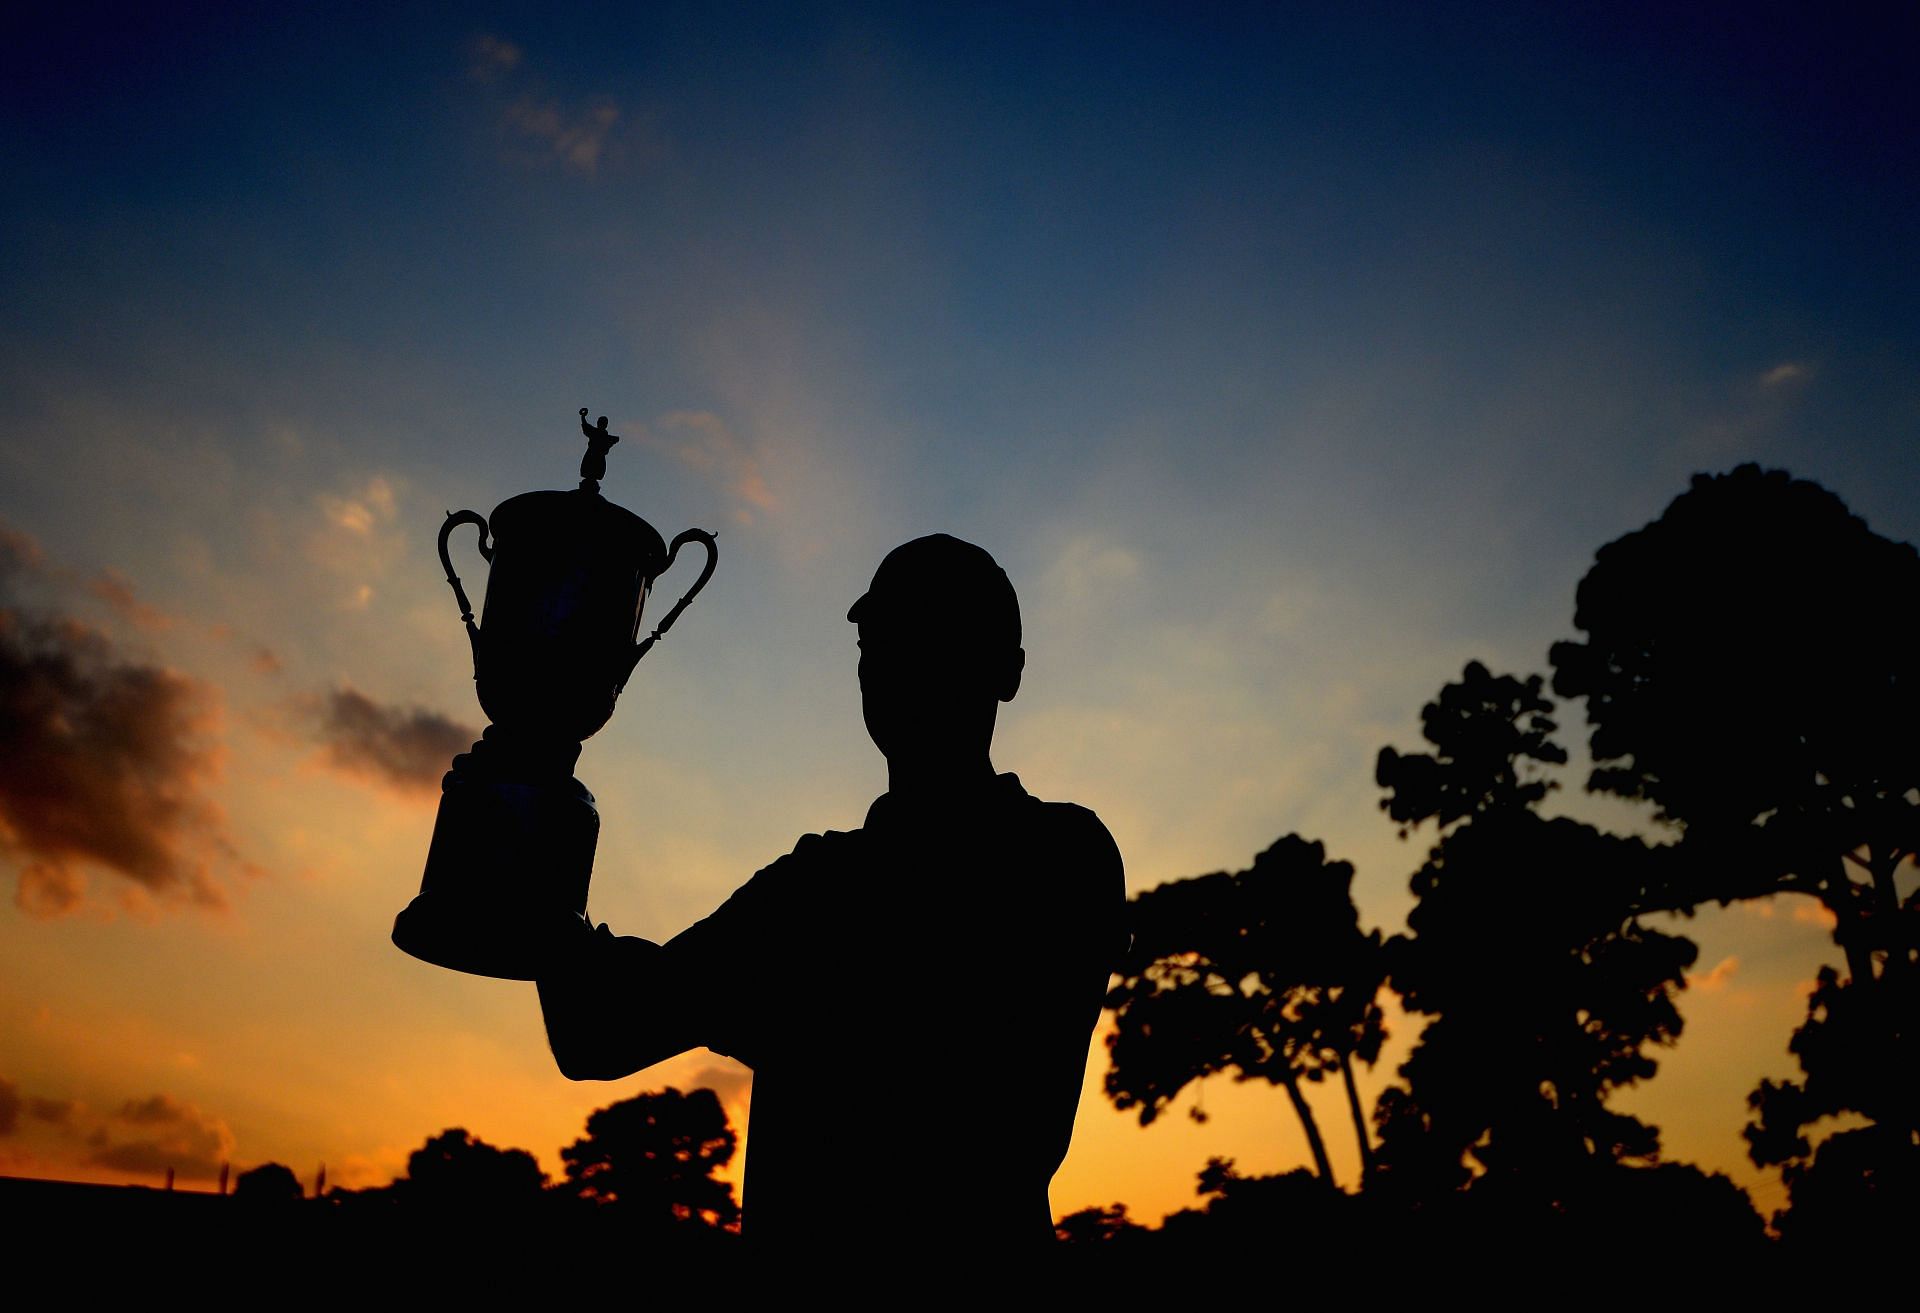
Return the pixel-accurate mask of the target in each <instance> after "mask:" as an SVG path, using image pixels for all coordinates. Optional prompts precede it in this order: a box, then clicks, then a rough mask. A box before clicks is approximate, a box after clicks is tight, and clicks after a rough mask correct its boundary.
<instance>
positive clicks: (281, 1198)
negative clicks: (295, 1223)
mask: <svg viewBox="0 0 1920 1313" xmlns="http://www.w3.org/2000/svg"><path fill="white" fill-rule="evenodd" d="M306 1194H307V1192H306V1191H305V1190H304V1189H302V1188H301V1186H300V1178H299V1177H297V1176H295V1175H294V1174H293V1169H292V1168H291V1167H288V1166H286V1165H285V1164H284V1163H262V1164H261V1165H260V1166H258V1167H255V1168H253V1169H251V1170H250V1171H245V1172H242V1173H240V1176H239V1178H238V1179H236V1180H235V1181H234V1183H233V1197H234V1198H235V1199H244V1200H246V1201H247V1202H249V1203H285V1202H288V1201H290V1200H295V1199H304V1198H306Z"/></svg>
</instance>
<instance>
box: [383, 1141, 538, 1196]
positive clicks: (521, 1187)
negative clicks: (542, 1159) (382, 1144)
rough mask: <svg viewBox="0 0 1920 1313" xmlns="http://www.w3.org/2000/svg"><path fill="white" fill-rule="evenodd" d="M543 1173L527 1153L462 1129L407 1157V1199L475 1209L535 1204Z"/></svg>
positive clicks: (428, 1142) (429, 1142)
mask: <svg viewBox="0 0 1920 1313" xmlns="http://www.w3.org/2000/svg"><path fill="white" fill-rule="evenodd" d="M546 1183H547V1174H546V1173H545V1172H543V1171H541V1170H540V1164H539V1163H538V1162H537V1161H535V1159H534V1156H533V1155H532V1154H530V1153H528V1152H527V1151H526V1150H525V1149H500V1148H496V1147H495V1146H493V1145H491V1144H488V1143H487V1142H486V1141H485V1140H481V1139H476V1138H475V1137H474V1136H473V1135H472V1134H471V1133H470V1132H468V1131H466V1130H465V1129H463V1128H461V1127H457V1126H456V1127H452V1128H450V1129H448V1130H444V1131H442V1132H440V1134H438V1135H436V1136H433V1137H432V1138H431V1139H429V1140H428V1141H427V1142H426V1143H425V1144H423V1145H421V1146H420V1147H419V1148H418V1149H415V1150H414V1151H413V1152H412V1153H411V1154H409V1155H407V1175H406V1180H405V1185H406V1191H405V1193H406V1195H407V1197H408V1199H409V1200H411V1201H413V1202H416V1203H422V1204H433V1205H440V1206H449V1207H457V1208H476V1207H485V1206H488V1205H494V1204H512V1203H527V1202H530V1201H533V1200H537V1199H538V1198H539V1197H540V1192H541V1190H542V1189H543V1188H544V1187H545V1185H546Z"/></svg>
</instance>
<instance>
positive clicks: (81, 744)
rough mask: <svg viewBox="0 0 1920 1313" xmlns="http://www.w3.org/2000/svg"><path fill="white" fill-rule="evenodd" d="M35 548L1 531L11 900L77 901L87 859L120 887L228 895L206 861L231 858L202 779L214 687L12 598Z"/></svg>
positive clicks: (0, 682) (2, 829)
mask: <svg viewBox="0 0 1920 1313" xmlns="http://www.w3.org/2000/svg"><path fill="white" fill-rule="evenodd" d="M40 560H41V557H40V553H39V549H38V547H37V545H35V544H33V542H32V540H31V539H30V538H27V537H26V536H25V535H23V534H19V533H17V532H11V531H9V532H8V533H7V535H6V537H5V538H3V539H0V856H5V857H6V858H8V859H10V860H11V861H12V862H13V863H14V864H15V866H16V867H17V868H18V885H17V888H16V891H15V895H14V901H15V903H16V905H17V906H19V907H20V908H21V910H23V911H25V912H27V913H29V914H30V915H34V916H59V915H63V914H65V913H69V912H73V911H75V910H77V909H78V908H79V907H80V906H81V905H82V903H83V902H84V900H85V893H86V888H87V881H86V875H85V871H86V870H88V869H93V870H100V871H104V872H107V873H109V874H111V875H115V876H119V877H122V878H124V879H126V880H129V881H131V882H132V888H131V889H129V890H127V891H126V892H128V893H133V894H136V895H146V896H150V898H151V899H154V900H160V901H175V902H179V901H184V902H188V903H192V904H196V905H199V906H203V907H209V908H219V907H223V906H225V904H226V895H225V893H224V891H223V889H222V887H221V886H220V884H219V883H217V882H216V881H215V879H214V877H213V869H214V867H215V866H216V865H217V864H220V863H224V862H231V861H235V860H237V859H236V854H235V851H234V846H233V843H232V841H231V840H230V839H229V838H228V836H227V834H226V830H225V818H224V815H223V813H222V812H221V810H220V808H219V806H218V804H216V803H215V802H214V801H213V799H212V797H211V795H210V794H209V792H208V789H209V787H210V786H211V785H212V784H213V783H214V782H215V781H216V780H217V779H218V777H219V774H220V763H221V759H222V754H223V745H222V744H221V742H220V739H219V723H220V715H221V701H220V696H219V691H218V690H217V689H216V688H214V687H213V686H212V685H210V684H207V683H204V682H202V681H200V680H197V679H194V678H192V677H190V676H188V675H185V674H182V673H181V672H179V671H176V670H170V669H167V668H165V667H162V666H157V665H152V664H149V663H146V662H144V661H135V660H130V659H128V658H127V657H126V656H125V655H124V654H123V653H122V652H121V650H120V649H119V648H118V647H116V646H115V644H114V642H113V641H112V640H111V639H110V638H109V637H108V636H107V635H106V634H105V633H103V632H102V631H100V630H98V629H95V628H93V627H92V626H90V625H86V624H84V623H82V622H80V621H78V620H74V619H72V618H71V617H67V616H60V615H42V614H37V613H29V612H27V611H24V610H22V609H21V608H19V607H18V606H15V605H12V604H11V602H10V600H9V594H10V588H11V584H12V583H13V582H14V580H15V579H16V578H17V577H18V576H19V575H20V574H21V573H22V572H23V571H26V570H29V569H36V568H39V562H40ZM134 901H135V902H136V903H141V902H145V901H149V900H148V899H147V898H143V897H138V896H137V897H135V899H134Z"/></svg>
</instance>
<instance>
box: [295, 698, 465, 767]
mask: <svg viewBox="0 0 1920 1313" xmlns="http://www.w3.org/2000/svg"><path fill="white" fill-rule="evenodd" d="M308 705H309V711H310V714H311V715H312V717H313V719H314V722H315V734H316V737H318V739H319V740H320V744H321V756H320V760H321V764H322V765H324V766H326V767H327V768H328V769H330V770H333V771H336V772H338V773H339V774H342V775H345V776H347V777H349V778H351V779H357V780H361V781H363V782H367V783H373V784H379V785H384V786H386V787H388V788H391V789H393V790H395V791H397V792H400V793H403V794H420V793H429V792H432V791H433V790H435V789H437V788H438V787H439V785H440V777H441V776H442V775H444V774H445V773H446V770H447V767H448V765H449V764H450V763H451V762H452V760H453V757H454V754H456V753H460V752H465V751H466V750H467V748H468V747H469V746H470V745H471V744H472V743H473V741H474V740H475V739H477V738H479V737H480V731H479V730H477V729H475V728H473V727H472V726H471V725H464V724H461V723H460V722H459V721H456V720H451V719H449V718H447V717H446V716H443V715H441V714H440V713H439V712H437V711H428V710H426V709H425V708H423V707H395V706H387V705H384V704H382V703H379V702H376V701H374V700H373V699H372V698H370V697H368V696H367V695H366V694H364V693H362V692H360V691H359V690H358V689H355V688H352V687H350V686H342V687H340V688H337V689H334V690H332V691H331V692H329V693H327V694H326V695H325V697H324V698H322V699H318V700H316V701H314V702H312V703H309V704H308Z"/></svg>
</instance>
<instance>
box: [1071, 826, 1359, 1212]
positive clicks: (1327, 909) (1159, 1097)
mask: <svg viewBox="0 0 1920 1313" xmlns="http://www.w3.org/2000/svg"><path fill="white" fill-rule="evenodd" d="M1352 882H1353V866H1352V865H1351V864H1350V863H1348V862H1336V861H1328V860H1327V855H1326V849H1325V848H1324V847H1323V846H1322V845H1320V844H1318V843H1310V842H1308V841H1307V840H1305V839H1303V838H1301V837H1300V836H1299V835H1297V834H1290V835H1288V836H1286V837H1285V838H1283V839H1281V840H1279V841H1278V842H1277V843H1275V844H1274V845H1273V846H1272V847H1270V848H1268V849H1267V850H1266V851H1265V852H1263V853H1261V854H1260V855H1259V856H1258V857H1256V858H1255V859H1254V862H1253V866H1252V868H1251V869H1249V870H1246V871H1240V872H1236V873H1229V872H1225V871H1221V872H1217V873H1215V874H1213V875H1202V876H1196V877H1193V878H1191V879H1186V880H1174V881H1171V882H1169V883H1167V884H1163V885H1161V886H1159V887H1158V888H1155V889H1149V890H1146V891H1144V892H1142V893H1140V894H1138V895H1136V896H1135V897H1134V899H1133V913H1134V915H1133V926H1134V951H1133V957H1132V961H1131V963H1130V965H1129V967H1128V974H1127V975H1125V976H1124V977H1123V978H1122V979H1121V981H1120V982H1119V983H1118V984H1117V985H1115V986H1114V987H1113V989H1112V991H1111V992H1110V993H1109V994H1108V995H1107V1006H1108V1007H1110V1008H1112V1009H1113V1011H1114V1032H1113V1034H1111V1035H1110V1036H1108V1039H1107V1046H1108V1051H1109V1053H1110V1055H1111V1058H1112V1064H1111V1066H1110V1067H1109V1069H1108V1071H1107V1076H1106V1091H1107V1095H1108V1097H1109V1098H1110V1099H1112V1100H1113V1103H1114V1106H1115V1107H1117V1108H1122V1109H1125V1108H1132V1107H1138V1108H1139V1109H1140V1124H1141V1125H1143V1126H1145V1125H1148V1124H1149V1123H1151V1122H1152V1121H1153V1120H1154V1119H1155V1118H1156V1117H1158V1116H1159V1114H1160V1113H1161V1111H1163V1110H1164V1109H1165V1108H1166V1106H1167V1105H1168V1104H1169V1103H1170V1102H1171V1101H1172V1100H1173V1099H1174V1098H1175V1097H1176V1096H1177V1095H1178V1094H1179V1092H1180V1091H1181V1090H1182V1089H1183V1088H1185V1086H1186V1085H1187V1083H1188V1082H1190V1081H1194V1080H1198V1079H1201V1078H1204V1077H1206V1076H1209V1075H1212V1074H1213V1073H1215V1072H1221V1071H1232V1072H1233V1073H1234V1079H1236V1080H1243V1081H1244V1080H1254V1079H1263V1080H1268V1081H1271V1082H1272V1083H1274V1084H1275V1085H1278V1086H1280V1087H1281V1088H1282V1089H1284V1090H1286V1092H1287V1096H1288V1098H1289V1100H1290V1101H1291V1102H1292V1105H1293V1110H1294V1112H1295V1113H1296V1114H1297V1115H1298V1117H1299V1119H1300V1124H1301V1127H1302V1128H1303V1129H1304V1130H1305V1132H1306V1136H1307V1144H1308V1147H1309V1148H1310V1149H1311V1151H1312V1153H1313V1161H1314V1166H1315V1170H1316V1172H1317V1173H1318V1175H1319V1177H1320V1178H1321V1180H1322V1181H1324V1182H1327V1183H1332V1181H1333V1179H1334V1178H1333V1167H1332V1164H1331V1163H1330V1162H1329V1161H1328V1157H1327V1148H1326V1142H1325V1140H1324V1138H1323V1137H1322V1135H1321V1133H1320V1127H1319V1124H1318V1122H1317V1121H1316V1119H1315V1117H1314V1114H1313V1109H1312V1108H1311V1107H1310V1106H1309V1105H1308V1103H1307V1100H1306V1096H1305V1094H1304V1093H1303V1091H1302V1088H1301V1086H1302V1083H1303V1082H1307V1081H1320V1080H1322V1079H1324V1078H1325V1077H1326V1076H1327V1075H1328V1073H1329V1072H1333V1071H1338V1072H1339V1073H1340V1075H1341V1078H1342V1080H1343V1081H1344V1083H1345V1086H1346V1092H1347V1101H1348V1107H1349V1110H1350V1112H1351V1113H1352V1115H1353V1117H1354V1122H1355V1131H1356V1134H1357V1135H1358V1137H1359V1143H1360V1151H1361V1155H1362V1166H1363V1170H1364V1168H1365V1166H1366V1164H1367V1162H1368V1160H1369V1156H1370V1143H1369V1139H1368V1132H1367V1127H1366V1119H1365V1116H1364V1114H1363V1112H1362V1110H1361V1107H1360V1098H1359V1093H1358V1090H1357V1088H1356V1086H1355V1083H1354V1074H1353V1063H1354V1061H1355V1060H1356V1059H1358V1060H1359V1061H1362V1062H1366V1063H1372V1062H1373V1061H1374V1059H1375V1058H1376V1057H1378V1056H1379V1052H1380V1044H1381V1040H1382V1039H1383V1038H1384V1035H1385V1032H1384V1029H1383V1027H1382V1024H1381V1013H1380V1009H1379V1007H1378V1006H1377V1005H1376V1004H1375V1002H1374V998H1375V995H1376V993H1377V991H1378V988H1379V985H1380V982H1381V966H1380V961H1379V950H1380V934H1379V932H1378V931H1373V932H1371V933H1368V934H1362V933H1361V931H1360V928H1359V917H1358V913H1357V912H1355V910H1354V906H1353V899H1352V897H1351V893H1350V888H1351V885H1352Z"/></svg>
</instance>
